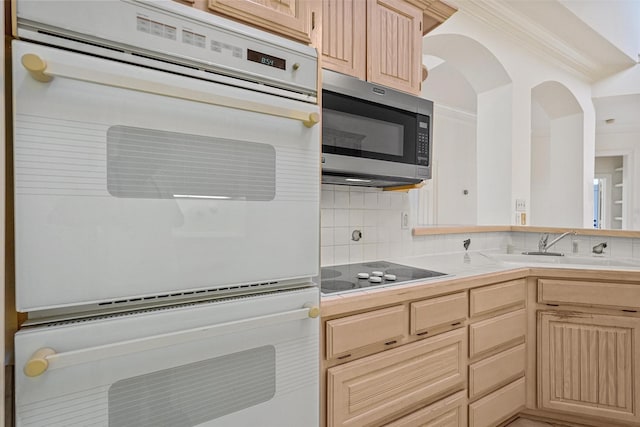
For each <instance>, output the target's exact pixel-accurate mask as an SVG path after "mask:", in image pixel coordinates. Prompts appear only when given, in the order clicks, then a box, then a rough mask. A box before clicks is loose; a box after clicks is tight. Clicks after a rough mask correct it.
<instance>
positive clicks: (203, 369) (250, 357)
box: [109, 345, 276, 427]
mask: <svg viewBox="0 0 640 427" xmlns="http://www.w3.org/2000/svg"><path fill="white" fill-rule="evenodd" d="M203 391H206V392H203ZM275 393H276V350H275V347H274V346H271V345H267V346H262V347H257V348H253V349H250V350H245V351H241V352H237V353H232V354H228V355H225V356H220V357H216V358H214V359H208V360H203V361H201V362H196V363H190V364H186V365H182V366H178V367H175V368H171V369H164V370H161V371H156V372H152V373H149V374H145V375H140V376H137V377H132V378H127V379H124V380H120V381H118V382H116V383H114V384H113V385H112V386H111V388H110V389H109V426H110V427H120V426H137V427H157V426H171V427H193V426H196V425H200V424H202V423H205V422H207V421H210V420H214V419H216V418H220V417H222V416H225V415H227V414H231V413H234V412H237V411H241V410H243V409H246V408H250V407H252V406H255V405H258V404H260V403H263V402H267V401H269V400H271V399H272V398H273V396H274V395H275Z"/></svg>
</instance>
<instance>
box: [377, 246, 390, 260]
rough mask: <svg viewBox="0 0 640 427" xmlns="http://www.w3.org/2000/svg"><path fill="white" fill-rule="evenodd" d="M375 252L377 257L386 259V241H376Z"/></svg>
mask: <svg viewBox="0 0 640 427" xmlns="http://www.w3.org/2000/svg"><path fill="white" fill-rule="evenodd" d="M376 246H377V248H376V249H377V251H376V252H377V254H378V259H387V258H390V256H389V244H388V243H378V244H377V245H376Z"/></svg>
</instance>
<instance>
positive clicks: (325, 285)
mask: <svg viewBox="0 0 640 427" xmlns="http://www.w3.org/2000/svg"><path fill="white" fill-rule="evenodd" d="M445 275H446V273H440V272H439V271H432V270H423V269H421V268H415V267H409V266H406V265H402V264H395V263H392V262H387V261H372V262H364V263H358V264H343V265H331V266H328V267H322V268H321V272H320V278H321V281H320V291H321V292H322V293H323V294H331V293H336V292H345V291H353V290H358V289H364V288H370V287H373V286H389V285H393V284H400V283H404V282H409V281H413V280H419V279H428V278H432V277H438V276H445Z"/></svg>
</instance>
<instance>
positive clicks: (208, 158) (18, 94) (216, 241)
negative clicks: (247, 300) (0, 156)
mask: <svg viewBox="0 0 640 427" xmlns="http://www.w3.org/2000/svg"><path fill="white" fill-rule="evenodd" d="M26 54H35V55H37V56H38V57H40V58H41V59H43V60H44V61H45V62H46V63H47V69H48V70H51V72H52V73H54V74H57V75H56V76H55V77H53V78H52V79H51V80H50V81H48V82H42V81H38V80H37V78H38V77H39V76H38V75H37V73H34V75H31V74H29V73H28V72H27V71H26V69H25V67H24V66H23V64H22V63H21V61H22V59H23V57H24V55H26ZM13 55H14V56H13V95H14V134H15V135H14V172H15V187H14V189H15V241H16V289H17V292H16V293H17V308H18V310H20V311H34V310H40V309H48V308H54V307H65V306H71V305H79V304H88V303H96V302H103V301H113V300H117V299H134V300H136V299H138V298H144V297H147V296H154V295H155V296H158V295H161V296H164V295H168V294H174V293H179V292H198V291H200V292H204V291H205V290H211V289H214V288H221V287H226V286H229V285H234V284H256V283H258V282H260V283H263V282H269V283H271V282H278V281H287V280H298V279H301V278H308V277H312V276H315V275H317V273H318V265H319V261H318V260H319V254H318V248H319V242H318V240H319V238H318V234H319V233H318V227H319V176H320V171H319V162H320V161H319V155H320V153H319V151H320V150H319V129H318V126H310V127H307V126H305V124H303V122H302V121H300V120H297V119H292V118H288V117H277V116H273V115H271V114H266V113H264V112H255V111H248V110H267V111H268V110H269V109H275V110H274V111H276V112H281V111H285V112H287V114H289V112H291V116H294V117H300V116H305V115H306V116H308V115H309V114H310V113H317V112H318V111H317V108H318V107H317V105H313V104H309V103H305V102H300V101H294V100H290V99H286V98H283V97H277V96H273V95H267V94H264V93H257V92H254V91H249V90H246V89H242V88H239V87H234V86H227V85H221V84H216V83H212V82H208V81H203V80H199V79H195V78H189V77H184V76H180V75H176V74H171V73H165V72H161V71H157V70H154V69H148V68H143V67H136V66H132V65H129V64H125V63H121V62H115V61H110V60H105V59H101V58H97V57H90V56H87V55H81V54H77V53H73V52H69V51H62V50H59V49H54V48H49V47H44V46H39V45H34V44H30V43H25V42H14V43H13ZM69 76H72V77H69ZM97 80H99V81H100V83H96V82H95V81H97ZM190 96H193V97H195V98H196V99H197V100H198V101H197V102H196V101H194V100H189V99H188V98H189V97H190ZM209 100H213V102H214V103H215V102H217V101H218V100H222V101H224V102H223V103H227V104H232V105H235V106H236V108H230V107H225V106H221V105H212V104H211V103H210V102H209ZM278 109H280V110H278ZM274 285H275V286H277V283H274Z"/></svg>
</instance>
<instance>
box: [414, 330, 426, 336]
mask: <svg viewBox="0 0 640 427" xmlns="http://www.w3.org/2000/svg"><path fill="white" fill-rule="evenodd" d="M428 333H429V331H425V332H420V333H419V334H416V335H417V336H421V335H427V334H428Z"/></svg>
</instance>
